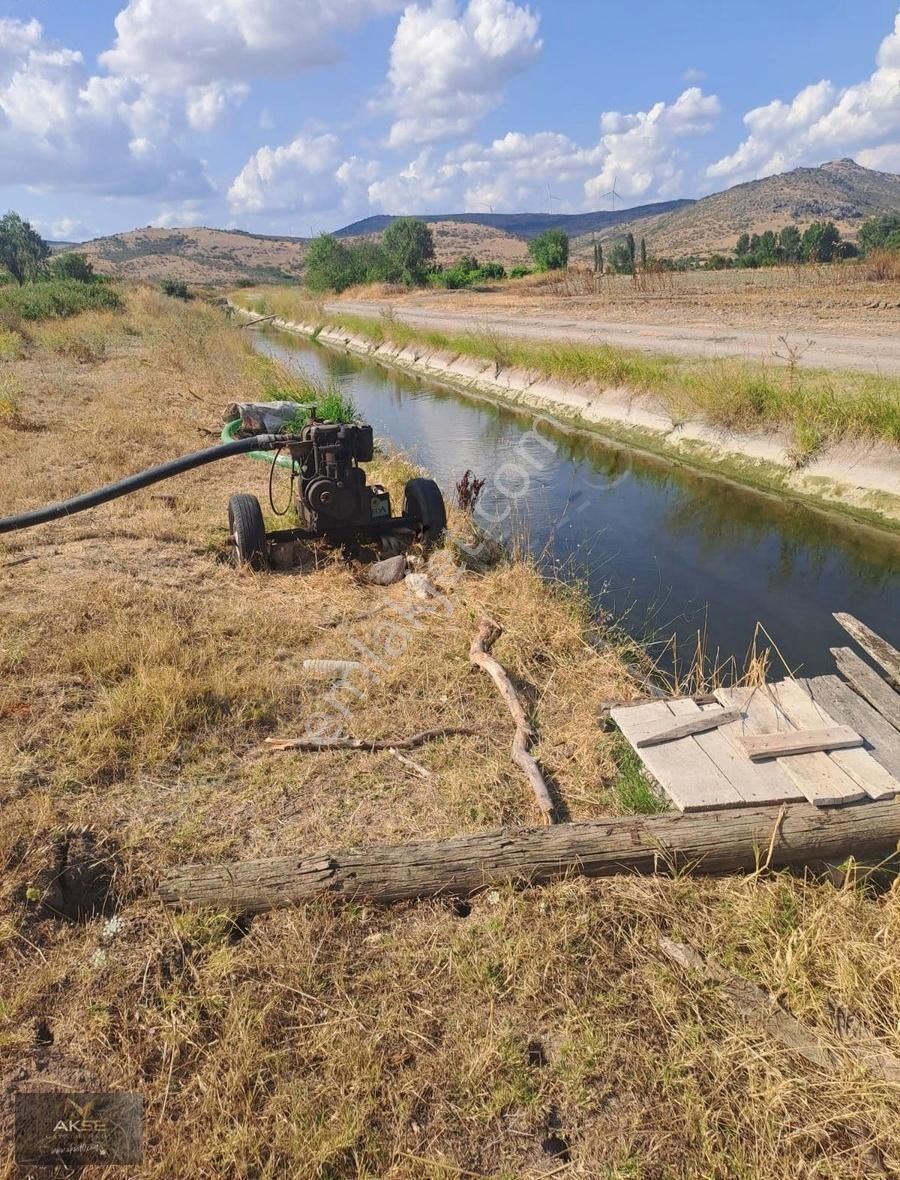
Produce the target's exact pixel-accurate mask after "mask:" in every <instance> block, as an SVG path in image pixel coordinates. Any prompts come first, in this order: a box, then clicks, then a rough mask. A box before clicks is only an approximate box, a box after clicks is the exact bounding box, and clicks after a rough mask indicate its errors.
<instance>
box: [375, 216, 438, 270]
mask: <svg viewBox="0 0 900 1180" xmlns="http://www.w3.org/2000/svg"><path fill="white" fill-rule="evenodd" d="M381 241H382V247H383V249H384V252H385V254H386V255H387V258H388V262H389V263H390V265H391V267H392V269H395V270H396V271H397V277H398V279H399V281H400V282H401V283H406V284H407V285H408V286H410V287H415V286H419V285H420V284H422V283H424V282H425V277H426V275H427V274H428V271H429V270H430V269H431V267H432V265H433V263H434V239H433V238H432V236H431V230H430V229H429V228H428V226H427V225H426V224H425V222H424V221H421V220H420V219H419V218H418V217H398V218H397V219H396V221H392V222H391V224H390V225H389V226H388V227H387V229H386V230H385V231H384V236H383V238H382V240H381Z"/></svg>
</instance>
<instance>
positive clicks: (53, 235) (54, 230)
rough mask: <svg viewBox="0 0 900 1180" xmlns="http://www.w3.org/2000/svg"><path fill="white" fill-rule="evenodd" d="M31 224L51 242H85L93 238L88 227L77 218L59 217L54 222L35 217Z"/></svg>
mask: <svg viewBox="0 0 900 1180" xmlns="http://www.w3.org/2000/svg"><path fill="white" fill-rule="evenodd" d="M31 224H32V225H33V226H34V228H35V229H36V230H37V231H38V233H39V234H40V235H41V237H42V238H46V239H47V241H50V242H83V241H84V240H85V239H86V238H89V237H90V236H91V231H90V229H89V228H88V226H87V225H86V224H85V223H84V222H83V221H79V220H78V218H75V217H59V218H57V219H55V220H52V221H45V220H42V219H41V218H39V217H35V218H33V219H32V221H31Z"/></svg>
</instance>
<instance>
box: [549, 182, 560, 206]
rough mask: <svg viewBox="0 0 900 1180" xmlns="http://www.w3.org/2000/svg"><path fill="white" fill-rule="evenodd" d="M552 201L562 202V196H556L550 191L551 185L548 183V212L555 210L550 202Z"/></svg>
mask: <svg viewBox="0 0 900 1180" xmlns="http://www.w3.org/2000/svg"><path fill="white" fill-rule="evenodd" d="M551 201H560V202H561V201H562V197H554V195H553V193H552V192H551V191H550V185H549V184H548V185H547V212H548V213H552V212H553V207H552V206H551V204H550V202H551Z"/></svg>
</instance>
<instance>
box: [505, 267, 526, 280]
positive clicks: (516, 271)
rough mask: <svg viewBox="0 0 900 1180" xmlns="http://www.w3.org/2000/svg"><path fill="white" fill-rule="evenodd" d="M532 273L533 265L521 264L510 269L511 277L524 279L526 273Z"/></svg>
mask: <svg viewBox="0 0 900 1180" xmlns="http://www.w3.org/2000/svg"><path fill="white" fill-rule="evenodd" d="M530 274H531V267H530V266H522V265H521V264H520V265H519V266H514V267H513V268H512V269H511V270H510V272H509V277H510V278H511V279H524V278H525V276H526V275H530Z"/></svg>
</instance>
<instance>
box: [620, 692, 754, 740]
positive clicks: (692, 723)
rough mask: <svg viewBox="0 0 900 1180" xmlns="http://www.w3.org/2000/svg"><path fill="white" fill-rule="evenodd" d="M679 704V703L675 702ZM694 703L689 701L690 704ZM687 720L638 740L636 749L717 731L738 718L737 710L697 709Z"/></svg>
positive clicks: (738, 712)
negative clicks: (712, 730)
mask: <svg viewBox="0 0 900 1180" xmlns="http://www.w3.org/2000/svg"><path fill="white" fill-rule="evenodd" d="M675 703H680V702H675ZM693 703H694V702H693V701H691V704H693ZM686 715H687V716H688V717H689V719H688V720H687V721H682V722H681V724H680V725H673V726H672V727H671V729H664V730H662V731H661V732H660V733H655V734H651V735H650V737H645V738H639V739H638V741H637V743H636V745H637V748H638V749H640V750H643V749H644V748H645V747H646V746H661V745H665V743H666V742H674V741H675V740H676V739H678V738H683V737H691V735H692V734H696V733H706V732H707V731H708V730H710V729H718V728H719V726H720V725H725V724H727V723H728V722H729V721H737V720H738V718H739V717H740V711H739V710H738V709H704V710H702V711H701V710H700V709H699V708H698V709H697V711H696V713H695V714H693V715H688V714H686Z"/></svg>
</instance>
